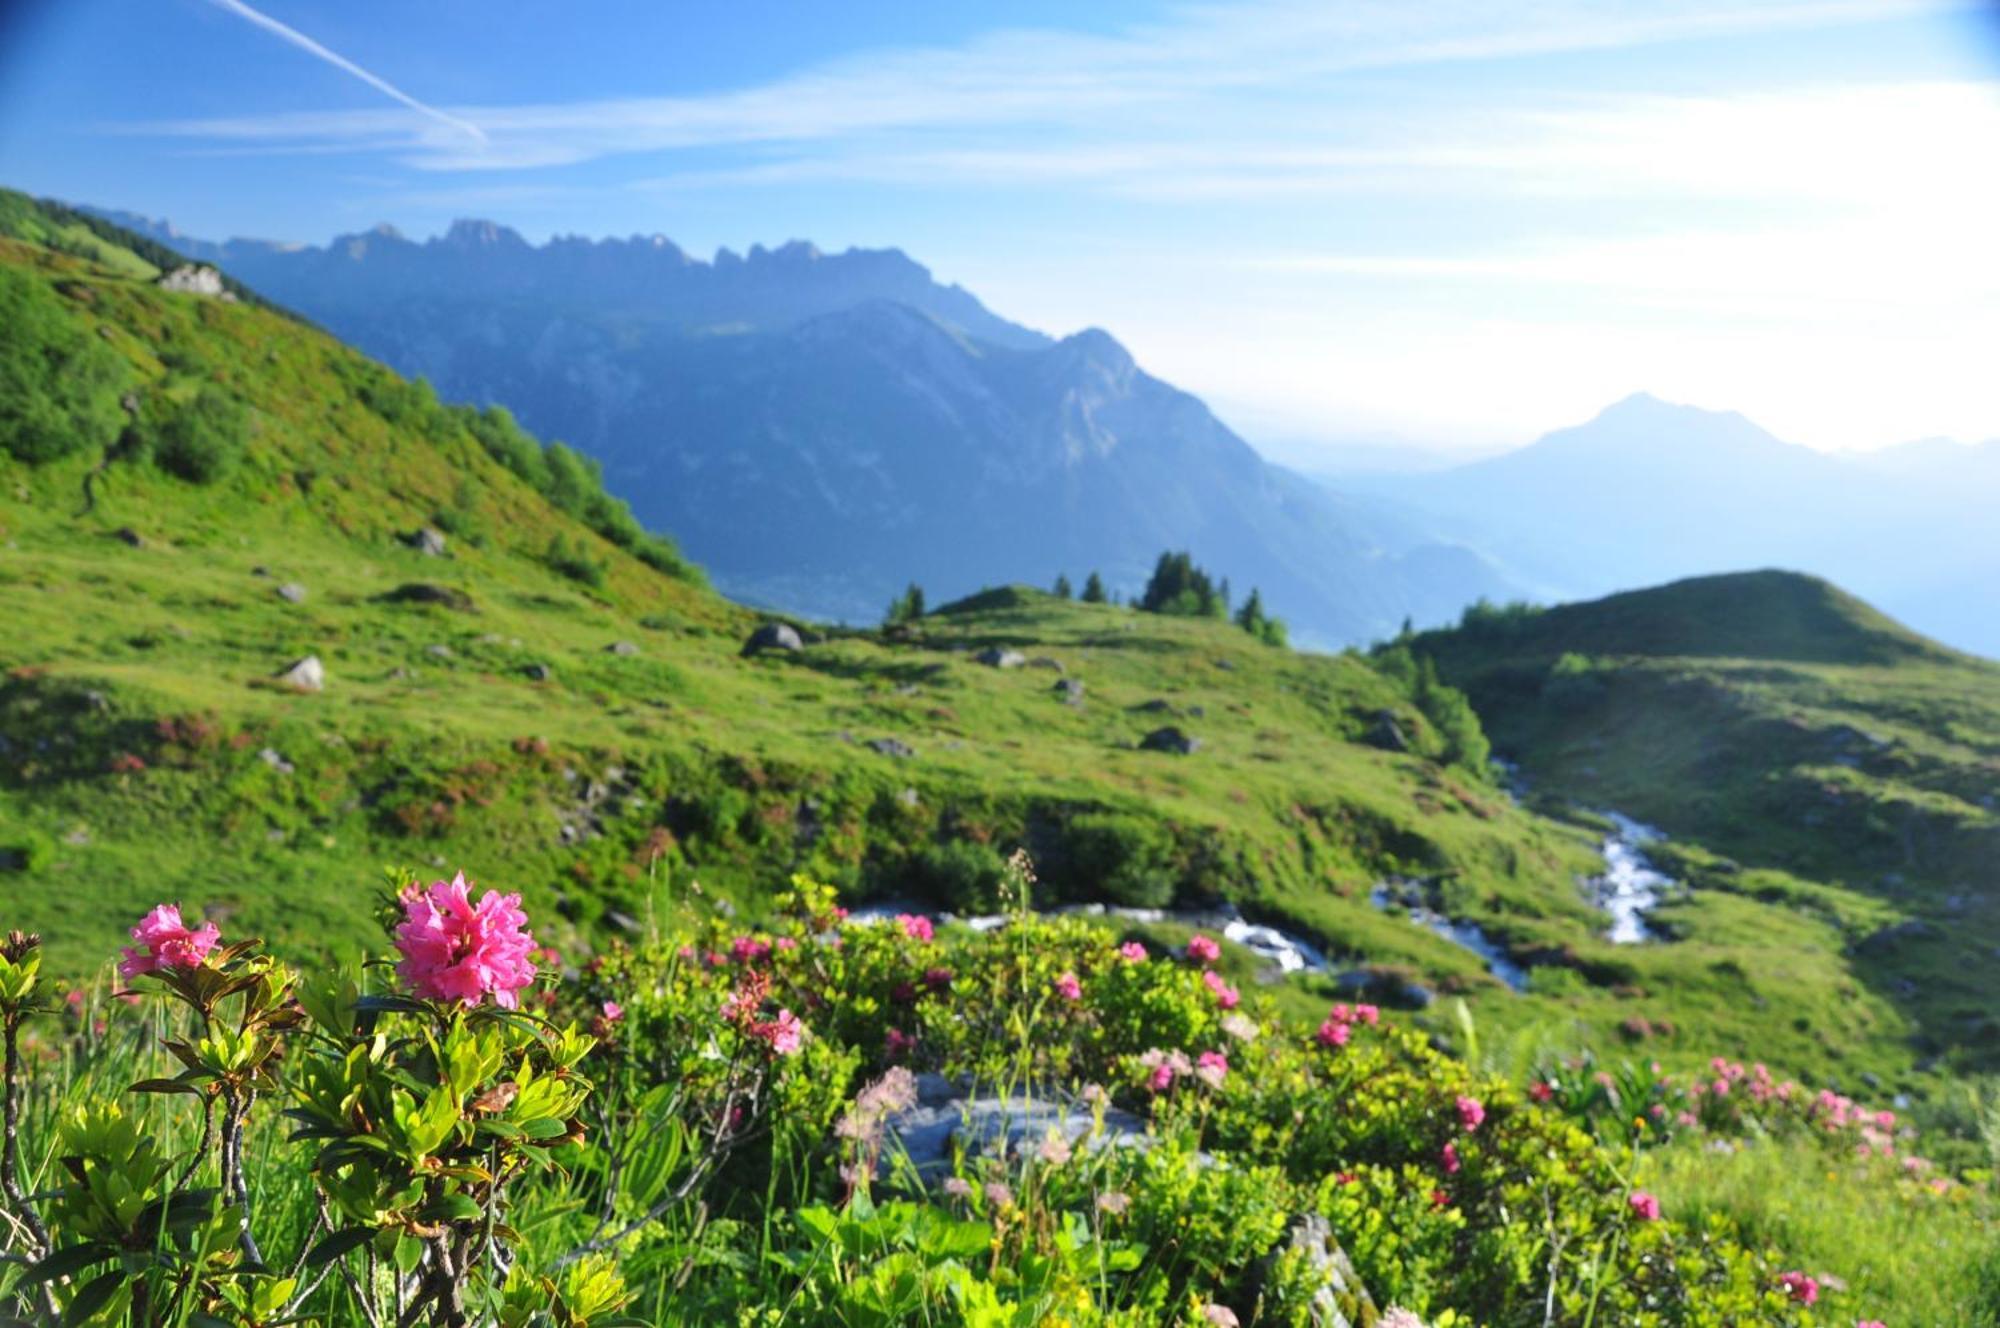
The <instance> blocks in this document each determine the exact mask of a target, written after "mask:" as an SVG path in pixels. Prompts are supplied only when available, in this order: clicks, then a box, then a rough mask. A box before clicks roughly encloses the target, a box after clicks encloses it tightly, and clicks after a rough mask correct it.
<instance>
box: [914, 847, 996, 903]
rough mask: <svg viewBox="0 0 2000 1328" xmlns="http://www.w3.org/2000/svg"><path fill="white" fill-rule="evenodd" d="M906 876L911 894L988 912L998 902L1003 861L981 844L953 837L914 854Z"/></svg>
mask: <svg viewBox="0 0 2000 1328" xmlns="http://www.w3.org/2000/svg"><path fill="white" fill-rule="evenodd" d="M906 879H907V883H908V888H909V890H910V891H911V892H912V893H913V894H916V895H918V896H920V897H921V898H924V899H935V900H937V901H938V903H940V904H942V905H943V906H944V907H946V908H948V909H950V910H952V911H953V912H955V913H992V912H995V911H997V910H998V909H999V908H1000V906H1001V902H1002V894H1001V888H1002V886H1003V885H1004V884H1005V882H1006V879H1007V862H1006V860H1005V859H1004V858H1002V857H1001V856H1000V855H999V854H998V853H997V852H995V851H994V850H993V849H991V848H989V847H987V846H986V845H985V844H975V843H973V842H972V841H971V840H969V839H954V840H951V841H949V842H947V843H943V844H929V845H926V846H925V847H924V848H923V849H921V850H919V851H918V852H917V853H916V854H914V855H913V856H912V857H911V858H910V864H909V869H908V875H907V878H906Z"/></svg>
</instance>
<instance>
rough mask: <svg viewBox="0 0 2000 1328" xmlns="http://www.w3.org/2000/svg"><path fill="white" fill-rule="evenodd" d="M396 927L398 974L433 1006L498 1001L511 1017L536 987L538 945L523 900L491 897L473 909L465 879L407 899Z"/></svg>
mask: <svg viewBox="0 0 2000 1328" xmlns="http://www.w3.org/2000/svg"><path fill="white" fill-rule="evenodd" d="M402 904H403V921H402V922H400V923H398V924H397V926H396V948H397V949H398V950H399V951H401V952H402V955H403V962H402V963H400V964H398V965H397V966H396V973H397V976H399V977H401V978H402V979H403V981H404V983H405V984H406V985H407V986H408V987H409V988H410V990H411V991H413V992H415V993H416V994H417V995H419V996H422V997H424V998H426V999H428V1000H436V1001H458V1002H460V1003H462V1004H465V1005H477V1004H479V1002H480V1001H482V1000H484V999H485V998H486V997H488V996H491V997H492V998H493V1000H494V1003H495V1004H497V1005H500V1006H502V1007H504V1008H506V1009H509V1010H512V1009H515V1008H516V1007H517V1006H519V1004H520V996H519V993H520V990H521V989H522V988H523V987H526V986H527V985H528V984H529V983H531V982H533V981H534V980H535V971H536V970H535V963H534V959H533V958H532V956H533V955H534V953H535V952H536V949H537V947H536V945H535V938H534V936H533V935H532V934H531V933H530V932H529V931H528V929H527V922H528V915H527V914H526V913H524V912H522V910H521V896H519V895H513V894H510V895H503V894H500V893H499V892H497V891H494V890H488V891H487V892H486V893H485V894H483V895H481V896H480V897H479V900H478V902H477V903H475V902H473V899H472V895H471V888H470V887H469V886H468V885H467V883H466V880H465V873H464V872H459V873H458V874H457V875H456V876H454V877H452V879H451V880H449V881H433V882H431V884H430V885H429V886H428V887H422V886H415V885H413V886H411V887H410V888H409V889H407V890H405V891H404V892H403V896H402Z"/></svg>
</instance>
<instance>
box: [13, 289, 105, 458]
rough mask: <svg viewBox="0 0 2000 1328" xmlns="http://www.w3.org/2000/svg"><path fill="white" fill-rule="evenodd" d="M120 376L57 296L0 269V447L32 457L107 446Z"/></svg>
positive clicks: (46, 456) (21, 456) (62, 454)
mask: <svg viewBox="0 0 2000 1328" xmlns="http://www.w3.org/2000/svg"><path fill="white" fill-rule="evenodd" d="M124 378H125V373H124V369H123V367H122V366H121V365H120V364H119V362H118V357H117V356H116V355H114V354H113V353H112V352H111V351H110V350H108V349H107V348H106V347H105V346H103V345H102V344H101V343H99V342H98V341H96V340H94V339H92V338H91V337H89V336H88V335H86V334H85V333H84V332H83V331H82V330H81V329H80V328H79V327H78V326H77V325H76V323H75V322H74V321H73V320H72V318H71V317H70V314H69V311H68V310H67V309H65V308H64V307H63V302H62V300H61V298H60V297H59V296H57V295H56V294H55V293H54V292H53V291H51V290H50V289H49V288H48V287H47V286H46V285H44V284H42V283H41V282H39V281H33V280H30V279H29V278H28V277H26V276H24V275H23V274H21V273H19V272H16V271H14V270H12V269H0V450H4V451H6V452H9V453H11V454H12V455H14V456H15V457H17V458H18V459H20V460H22V461H26V462H29V463H30V464H37V463H40V462H45V461H54V460H56V459H57V458H59V457H65V456H69V455H70V454H72V453H75V452H82V451H87V450H90V449H94V448H99V447H103V446H105V445H106V444H108V443H110V442H111V441H112V440H113V439H115V438H116V437H117V436H118V428H119V411H118V389H119V386H120V385H121V384H122V382H123V380H124Z"/></svg>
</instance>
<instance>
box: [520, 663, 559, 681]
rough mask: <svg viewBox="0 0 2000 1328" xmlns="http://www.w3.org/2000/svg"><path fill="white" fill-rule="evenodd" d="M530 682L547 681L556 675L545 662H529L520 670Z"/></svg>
mask: <svg viewBox="0 0 2000 1328" xmlns="http://www.w3.org/2000/svg"><path fill="white" fill-rule="evenodd" d="M521 672H522V673H524V674H526V675H527V677H528V681H530V682H547V681H548V680H549V679H551V678H553V677H555V676H556V673H555V670H554V669H552V668H550V667H549V666H548V665H546V664H530V665H528V666H527V667H526V668H524V669H522V670H521Z"/></svg>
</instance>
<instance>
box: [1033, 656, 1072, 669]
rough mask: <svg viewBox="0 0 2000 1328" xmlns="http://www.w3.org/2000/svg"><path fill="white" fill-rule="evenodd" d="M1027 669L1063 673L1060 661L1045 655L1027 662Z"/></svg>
mask: <svg viewBox="0 0 2000 1328" xmlns="http://www.w3.org/2000/svg"><path fill="white" fill-rule="evenodd" d="M1028 667H1029V668H1031V669H1047V670H1049V671H1050V672H1052V673H1061V672H1062V671H1063V665H1062V661H1061V660H1059V659H1051V658H1049V657H1048V656H1047V655H1037V656H1035V657H1034V658H1033V659H1031V660H1029V661H1028Z"/></svg>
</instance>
